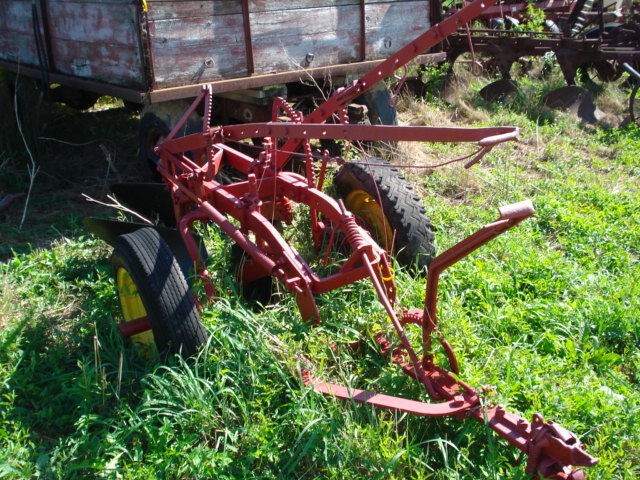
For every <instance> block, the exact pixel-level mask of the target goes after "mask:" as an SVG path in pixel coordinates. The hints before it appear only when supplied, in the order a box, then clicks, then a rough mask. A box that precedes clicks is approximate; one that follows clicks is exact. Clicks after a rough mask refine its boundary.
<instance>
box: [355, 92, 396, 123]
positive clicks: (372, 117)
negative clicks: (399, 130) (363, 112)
mask: <svg viewBox="0 0 640 480" xmlns="http://www.w3.org/2000/svg"><path fill="white" fill-rule="evenodd" d="M354 103H360V104H363V105H366V106H367V111H368V112H367V116H368V117H369V122H370V123H371V125H397V124H398V117H397V113H396V108H395V107H394V106H392V104H391V92H389V89H388V88H387V87H386V85H384V83H380V84H378V85H375V86H373V87H372V88H370V89H369V90H367V91H366V92H365V93H363V94H362V95H360V96H359V97H358V98H356V99H355V100H354Z"/></svg>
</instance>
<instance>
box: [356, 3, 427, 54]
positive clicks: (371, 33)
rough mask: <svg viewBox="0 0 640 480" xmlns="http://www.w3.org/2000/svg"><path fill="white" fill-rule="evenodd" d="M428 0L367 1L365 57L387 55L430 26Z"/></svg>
mask: <svg viewBox="0 0 640 480" xmlns="http://www.w3.org/2000/svg"><path fill="white" fill-rule="evenodd" d="M429 8H430V5H429V1H425V0H419V1H406V0H404V1H403V0H395V1H389V0H386V1H382V0H379V1H375V0H372V1H370V2H367V3H365V38H366V60H375V59H378V58H387V57H389V56H391V55H393V54H394V53H395V52H397V51H398V50H399V49H400V48H402V47H403V46H405V45H406V44H407V43H409V42H410V41H412V40H413V39H415V38H417V37H418V36H419V35H420V34H422V33H424V32H426V31H427V30H429V28H431V23H430V21H429Z"/></svg>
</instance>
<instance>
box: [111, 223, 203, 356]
mask: <svg viewBox="0 0 640 480" xmlns="http://www.w3.org/2000/svg"><path fill="white" fill-rule="evenodd" d="M111 266H112V271H113V275H114V278H115V279H116V287H117V290H118V296H119V298H120V304H121V306H122V313H123V316H124V320H125V322H129V321H132V320H135V319H136V318H140V317H142V316H145V315H146V316H147V318H148V320H149V324H150V325H151V330H152V337H153V341H154V342H155V345H156V347H157V349H158V353H159V354H160V357H161V358H162V359H166V358H167V357H168V356H170V355H174V354H180V355H182V356H183V357H185V358H187V357H190V356H192V355H194V354H195V353H196V352H197V351H198V348H199V347H200V346H201V345H203V344H205V343H206V342H207V333H206V331H205V329H204V327H203V326H202V323H201V322H200V316H199V314H198V309H197V307H196V304H195V301H194V299H193V297H192V295H191V292H190V291H189V287H188V285H187V281H186V280H185V278H184V275H183V274H182V271H181V270H180V266H179V265H178V262H177V261H176V258H175V257H174V255H173V253H172V252H171V249H170V248H169V246H168V245H167V244H166V242H165V241H164V240H163V239H162V237H160V234H159V233H158V232H157V231H156V230H155V229H153V228H141V229H140V230H136V231H135V232H133V233H128V234H126V235H121V236H119V237H118V239H117V240H116V242H115V246H114V251H113V254H112V257H111ZM145 334H146V335H147V341H149V338H148V333H147V332H143V333H142V334H138V335H145ZM134 337H135V336H134ZM134 341H136V339H135V338H134ZM142 341H143V342H144V339H142Z"/></svg>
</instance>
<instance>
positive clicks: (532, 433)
mask: <svg viewBox="0 0 640 480" xmlns="http://www.w3.org/2000/svg"><path fill="white" fill-rule="evenodd" d="M493 3H495V2H494V1H493V0H492V1H488V2H474V3H471V4H469V5H468V6H467V7H465V8H463V9H462V10H460V11H459V12H458V13H456V14H454V15H453V16H451V17H449V18H447V19H446V20H444V21H443V22H441V23H439V24H437V25H435V26H434V27H433V28H431V29H430V30H429V31H427V32H426V33H424V34H423V35H421V36H420V37H418V38H417V39H415V40H414V41H413V42H411V43H410V44H409V45H407V46H405V47H404V48H402V49H400V50H399V51H398V52H397V53H396V54H394V55H392V56H391V57H389V58H388V59H387V60H385V61H383V62H382V63H380V64H379V65H377V66H375V67H374V68H373V69H372V70H371V71H370V72H369V73H367V74H365V75H364V76H362V77H361V78H360V79H359V80H356V81H354V82H353V83H352V84H351V85H349V86H347V87H345V88H341V89H338V90H337V91H336V92H335V93H334V94H333V95H332V96H331V97H330V98H329V99H328V100H327V101H326V102H325V103H323V104H321V105H320V106H318V107H317V108H316V109H315V110H314V111H313V112H311V113H310V114H308V115H306V116H304V115H303V114H302V113H300V112H297V111H295V110H294V109H293V108H292V107H290V106H289V105H288V104H287V102H285V101H284V100H282V99H280V100H277V101H276V102H275V103H274V107H273V117H272V121H271V122H258V123H248V124H240V125H227V126H221V127H211V126H210V118H211V114H212V101H211V100H212V98H211V97H212V89H211V88H210V87H205V88H203V89H202V91H201V92H200V94H199V95H198V97H197V98H196V100H195V101H194V102H193V104H192V105H191V107H190V108H189V109H188V110H187V111H186V112H185V114H184V116H183V117H182V119H181V120H180V121H179V122H178V124H176V125H175V126H174V128H173V129H172V130H171V132H169V134H168V135H167V136H166V138H163V139H161V140H160V141H159V143H158V144H157V146H156V147H155V149H154V152H155V154H156V167H157V171H158V173H159V174H160V176H161V178H162V181H163V183H162V184H157V185H151V186H149V185H147V186H144V187H143V186H140V185H134V186H132V187H131V188H130V189H129V190H127V188H126V187H124V186H120V187H117V188H118V189H119V190H120V192H121V193H122V194H123V197H124V198H125V199H126V198H129V199H132V201H131V202H130V203H137V204H138V205H139V206H140V205H142V207H141V210H145V209H146V210H149V211H151V210H154V209H155V210H156V211H158V210H162V212H161V214H160V217H161V218H164V219H165V220H166V221H165V223H167V224H170V225H169V226H171V227H173V228H160V227H146V228H139V227H138V226H136V225H134V224H127V223H114V222H107V221H103V220H96V219H92V220H89V221H88V222H87V224H88V226H89V227H90V228H91V229H92V230H93V231H95V232H98V233H99V234H100V235H101V236H102V237H103V238H105V239H106V240H107V241H109V242H110V243H112V244H113V245H114V256H113V262H112V263H113V270H114V275H115V277H116V283H117V288H118V293H119V296H120V300H121V305H122V309H123V313H124V318H125V322H124V323H123V324H121V325H120V326H119V328H120V332H121V334H122V335H123V336H125V337H135V338H136V339H138V340H140V341H147V342H149V341H153V342H155V344H156V345H157V347H158V350H159V351H160V353H161V354H174V353H181V354H183V355H187V356H188V355H191V354H193V353H194V352H196V351H197V349H198V348H199V347H200V346H201V345H202V344H204V343H206V340H207V333H206V330H205V329H204V327H203V326H202V325H201V323H200V321H199V316H198V308H199V301H198V300H196V299H195V298H194V296H193V295H192V294H191V293H190V286H189V284H188V282H187V280H186V278H187V277H188V276H192V277H193V276H194V274H195V276H196V277H198V279H199V281H201V282H202V284H203V286H204V292H205V293H206V296H207V297H208V298H209V299H213V298H214V297H215V296H216V291H215V286H214V284H213V282H212V280H211V276H210V274H209V272H208V271H207V264H206V252H203V249H202V247H201V246H200V241H199V239H198V238H197V236H196V234H195V232H196V231H197V230H198V228H197V227H198V225H201V224H214V225H216V226H217V227H218V228H219V229H220V230H221V231H222V232H224V234H226V235H227V236H228V237H229V238H230V239H231V240H232V241H233V242H235V244H236V245H237V247H236V248H237V249H239V250H240V251H241V252H242V255H243V256H244V258H245V260H244V262H243V263H242V266H241V269H240V270H241V271H240V272H239V276H238V281H241V282H243V283H245V284H252V283H254V284H255V282H259V281H262V280H264V279H268V281H269V282H270V281H272V280H273V279H275V280H277V281H278V282H279V283H280V284H281V285H282V286H283V287H284V289H286V290H287V291H288V292H290V293H291V294H292V295H293V296H294V297H295V300H296V303H297V306H298V308H299V311H300V315H301V317H302V318H303V319H304V320H306V321H308V322H312V323H316V324H317V323H320V322H321V321H322V314H321V309H320V308H319V307H318V304H317V302H316V298H317V297H318V296H320V295H325V294H329V293H330V292H333V291H334V290H336V289H338V288H340V287H344V286H347V285H351V284H353V283H354V282H357V281H360V280H368V281H369V282H370V284H371V285H372V287H373V289H374V290H375V292H376V296H377V298H378V300H379V302H380V304H381V305H382V307H383V308H384V311H385V312H386V315H387V316H388V319H389V321H390V323H391V330H393V331H394V332H395V336H396V338H395V339H393V340H389V339H387V338H384V337H382V336H379V337H377V342H378V344H379V345H380V349H381V351H382V353H383V354H385V355H387V356H389V358H391V360H392V361H393V362H394V363H396V364H397V365H398V367H399V368H400V369H401V370H402V371H403V372H404V373H405V374H407V375H409V376H411V377H412V378H414V379H415V380H416V381H417V382H419V383H420V384H421V385H422V386H423V387H424V389H425V391H426V392H427V393H428V394H429V396H430V397H431V398H432V400H433V402H432V403H425V402H422V401H417V400H412V399H407V398H400V397H397V396H392V395H387V394H384V393H378V392H369V391H364V390H357V389H351V388H348V387H346V386H342V385H337V384H334V383H330V382H329V381H328V380H327V379H323V378H320V377H319V376H316V374H315V372H313V371H310V370H305V371H303V375H302V376H303V381H304V383H305V384H306V385H308V386H309V387H311V388H313V389H314V390H315V391H317V392H319V393H321V394H325V395H330V396H333V397H337V398H342V399H348V400H352V401H356V402H361V403H364V404H368V405H372V406H376V407H382V408H388V409H394V410H398V411H401V412H407V413H410V414H415V415H420V416H426V417H431V416H453V417H455V418H458V419H461V420H462V419H464V418H467V417H469V418H474V419H476V420H478V421H480V422H483V423H484V424H486V425H488V426H489V427H490V428H491V429H493V430H494V431H495V432H496V433H497V434H498V435H499V436H500V437H502V438H504V439H505V440H506V441H507V442H508V443H509V444H511V445H512V446H513V447H515V448H517V449H519V450H520V451H522V452H524V453H525V454H527V455H528V461H527V465H526V471H527V472H528V473H531V474H539V475H541V476H542V477H544V478H549V479H557V480H580V479H582V478H584V473H583V470H582V469H581V468H580V467H589V466H592V465H594V464H595V463H596V462H597V460H596V459H594V458H593V457H591V456H590V455H589V454H588V453H587V452H586V451H585V449H584V448H583V446H582V445H581V443H580V441H579V439H578V438H577V437H576V436H575V435H574V434H572V433H571V432H569V431H567V430H565V429H564V428H562V427H561V426H559V425H558V424H556V423H554V422H551V421H545V420H544V419H543V417H542V416H540V415H534V417H533V419H532V420H531V421H528V420H526V419H524V418H521V417H519V416H517V415H515V414H513V413H509V412H507V411H506V410H505V408H504V407H503V406H501V405H493V406H489V405H484V404H483V403H482V402H481V400H480V393H479V392H478V391H477V390H475V389H474V388H473V387H472V386H470V385H468V384H466V383H464V382H463V381H461V380H460V379H459V377H460V376H461V374H462V372H460V371H459V368H458V362H457V360H456V355H455V353H454V351H453V349H452V347H451V346H450V345H449V343H448V342H447V341H446V340H444V339H443V338H442V336H441V335H440V334H439V331H438V316H437V301H438V284H439V278H440V275H441V274H442V272H443V271H444V270H445V269H446V268H448V267H449V266H451V265H453V264H455V263H456V262H458V261H460V260H462V259H463V258H464V257H466V256H467V255H469V254H471V253H472V252H473V251H474V250H476V249H477V248H479V247H481V246H482V245H484V244H486V243H487V242H489V241H490V240H492V239H493V238H495V237H497V236H498V235H500V234H502V233H503V232H505V231H506V230H508V229H510V228H511V227H513V226H515V225H517V224H518V223H520V222H521V221H523V220H524V219H526V218H527V217H529V216H531V215H532V214H533V213H534V208H533V205H532V203H531V202H530V201H523V202H519V203H515V204H513V205H508V206H506V207H503V208H501V209H500V210H499V216H498V218H497V219H496V220H495V221H493V222H490V223H489V224H487V225H485V226H484V227H482V228H480V229H479V230H478V231H477V232H475V233H473V234H472V235H470V236H469V237H467V238H465V239H463V240H462V241H460V242H459V243H457V244H456V245H455V246H453V247H451V248H449V249H448V250H446V251H445V252H443V253H441V254H439V255H438V256H435V252H434V249H433V243H432V234H431V232H430V231H429V229H428V225H426V226H425V225H423V226H422V227H418V226H417V225H416V224H415V222H416V221H417V220H415V218H414V217H416V218H422V216H423V213H424V209H422V208H421V207H420V206H418V203H419V202H418V203H414V202H417V201H416V199H415V198H414V197H415V196H413V195H412V194H411V193H410V189H409V188H408V187H407V185H406V184H405V183H402V182H403V181H404V180H403V179H402V177H401V176H393V175H388V174H387V173H388V172H389V171H391V170H389V168H390V167H389V165H388V164H387V163H386V162H383V161H381V160H379V159H375V158H367V157H365V158H363V159H361V160H359V161H358V162H356V163H353V164H349V163H346V161H345V159H344V158H342V157H340V156H335V155H331V154H330V153H329V151H328V150H327V149H322V148H318V145H322V144H324V143H326V142H331V141H343V142H344V141H346V142H353V143H357V142H375V141H383V142H391V141H418V142H456V143H460V142H466V143H470V144H475V145H476V149H475V151H474V153H473V154H471V155H469V156H468V157H467V158H466V162H467V163H466V166H467V167H470V166H472V165H473V164H475V163H476V162H478V161H480V160H481V159H482V157H483V156H484V155H486V154H487V153H488V152H489V151H491V149H492V148H494V147H495V146H496V145H499V144H501V143H503V142H509V141H514V140H516V139H517V138H518V129H517V128H515V127H491V128H467V129H465V128H441V127H426V126H422V127H405V126H379V125H376V126H372V125H358V124H349V123H346V122H347V118H348V115H347V108H348V106H349V104H350V103H351V102H352V101H353V99H354V98H356V97H357V96H359V95H361V94H362V93H363V92H365V91H367V90H368V89H369V88H371V87H372V86H374V85H375V84H377V83H378V82H381V81H383V80H384V79H385V78H388V77H390V76H392V75H393V74H394V72H395V71H396V70H397V69H399V68H402V67H403V66H404V65H406V64H407V63H408V62H409V61H411V60H412V59H413V58H414V57H415V56H417V55H419V54H420V53H421V52H424V51H426V50H428V49H429V48H432V47H433V46H434V45H436V44H437V43H439V42H441V41H442V40H443V39H444V38H445V37H446V36H447V35H449V34H450V33H452V32H454V31H456V30H457V29H458V28H459V27H461V26H463V25H465V24H466V23H467V22H469V21H470V20H471V19H473V18H474V17H475V16H477V15H478V14H479V13H480V12H481V11H482V10H483V9H485V8H487V7H488V6H490V5H491V4H493ZM195 112H200V113H201V114H202V118H203V120H202V130H201V131H199V132H197V133H192V134H190V135H186V136H181V137H180V136H178V132H180V131H181V129H182V128H183V127H184V126H185V125H186V124H187V122H189V119H190V118H191V117H192V115H193V114H194V113H195ZM328 122H333V123H328ZM335 163H337V164H342V167H341V169H340V170H339V171H338V174H337V178H338V179H339V178H340V176H341V177H342V183H341V185H342V187H341V188H342V189H343V190H344V192H343V193H344V194H343V195H342V196H343V198H334V197H332V196H330V195H328V194H327V193H325V192H324V191H323V187H324V183H325V177H326V175H327V172H328V170H327V167H328V165H330V164H335ZM347 165H357V166H356V167H353V166H350V167H349V166H347ZM229 172H231V174H229ZM366 172H369V173H373V175H371V177H370V179H369V180H368V179H367V177H366V175H365V173H366ZM382 172H385V173H382ZM390 179H391V180H390ZM389 182H396V183H395V184H394V185H389ZM337 183H339V184H340V180H338V182H337ZM127 196H128V197H127ZM403 198H404V200H403ZM398 199H400V200H398ZM295 204H299V205H302V206H304V207H305V209H306V211H308V215H309V221H308V222H307V223H308V228H309V231H308V233H307V234H306V235H307V238H309V239H311V241H312V243H313V246H314V247H315V250H316V252H317V254H318V256H319V257H320V258H323V257H324V258H328V257H329V254H330V253H331V252H332V251H335V249H337V248H338V244H340V251H341V253H342V254H343V255H344V256H343V260H342V262H341V263H340V265H339V267H338V268H337V271H334V272H333V273H331V274H329V275H328V276H324V277H323V276H321V275H320V274H318V273H317V272H316V271H315V270H314V269H313V268H312V267H311V266H310V264H309V262H308V261H307V260H306V259H305V258H304V257H303V255H302V254H301V253H300V252H299V251H298V250H297V249H296V248H295V247H294V246H292V245H290V244H289V243H288V242H287V241H285V239H284V238H283V235H282V233H281V228H280V227H281V225H288V224H291V223H292V222H293V206H294V205H295ZM161 205H164V207H162V206H161ZM406 205H410V208H408V209H407V208H405V206H406ZM168 210H169V211H172V212H173V215H174V220H173V221H171V215H170V212H169V213H168V212H167V211H168ZM407 211H409V212H410V214H408V213H407ZM171 224H172V225H171ZM399 244H401V247H402V248H403V249H406V250H408V251H410V252H411V255H414V256H417V257H418V268H421V267H422V268H423V269H426V277H427V278H426V291H425V296H424V303H423V304H422V305H419V306H418V307H417V308H415V307H413V308H409V307H407V306H402V305H398V304H397V300H396V297H397V292H396V283H395V279H394V270H393V266H392V261H391V257H390V252H391V251H393V246H396V247H397V246H398V245H399ZM420 257H422V260H420ZM406 263H409V261H408V260H407V262H406ZM200 301H203V300H202V299H201V300H200ZM410 328H417V329H419V337H420V341H419V342H417V343H418V344H417V345H414V344H412V342H411V340H410V337H411V335H408V330H409V329H410ZM149 331H150V332H152V334H151V336H149ZM145 335H146V336H147V337H146V338H144V336H145ZM438 345H439V347H438ZM436 348H441V349H442V351H443V352H444V354H445V356H446V358H447V360H448V364H449V366H448V369H445V368H443V367H441V366H438V365H437V364H436V363H435V356H434V353H435V351H436ZM449 370H450V371H449Z"/></svg>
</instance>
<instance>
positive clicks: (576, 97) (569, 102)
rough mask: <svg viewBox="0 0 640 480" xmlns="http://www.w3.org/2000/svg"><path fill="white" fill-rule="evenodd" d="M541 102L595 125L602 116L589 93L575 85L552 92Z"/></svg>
mask: <svg viewBox="0 0 640 480" xmlns="http://www.w3.org/2000/svg"><path fill="white" fill-rule="evenodd" d="M543 102H544V104H545V105H547V106H549V107H551V108H555V109H557V110H566V111H569V112H571V113H573V114H574V115H577V116H578V117H579V118H580V119H581V120H582V121H584V122H587V123H596V122H597V121H598V120H600V119H601V118H602V115H603V113H602V111H600V110H599V109H598V108H597V107H596V104H595V102H594V101H593V95H591V92H589V90H586V89H584V88H582V87H578V86H575V85H569V86H566V87H560V88H558V89H556V90H553V91H552V92H550V93H548V94H547V95H546V96H545V97H544V99H543Z"/></svg>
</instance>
